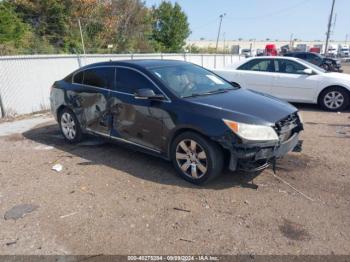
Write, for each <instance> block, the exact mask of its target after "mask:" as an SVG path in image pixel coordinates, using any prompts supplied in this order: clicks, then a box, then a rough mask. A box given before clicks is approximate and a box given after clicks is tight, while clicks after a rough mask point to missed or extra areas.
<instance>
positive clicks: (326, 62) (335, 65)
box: [285, 52, 342, 72]
mask: <svg viewBox="0 0 350 262" xmlns="http://www.w3.org/2000/svg"><path fill="white" fill-rule="evenodd" d="M285 56H291V57H296V58H300V59H303V60H305V61H308V62H310V63H312V64H314V65H317V66H319V67H322V68H323V69H324V70H326V71H330V72H341V71H342V70H341V62H340V60H339V59H335V58H330V57H325V56H322V55H320V54H316V53H311V52H290V53H288V54H285Z"/></svg>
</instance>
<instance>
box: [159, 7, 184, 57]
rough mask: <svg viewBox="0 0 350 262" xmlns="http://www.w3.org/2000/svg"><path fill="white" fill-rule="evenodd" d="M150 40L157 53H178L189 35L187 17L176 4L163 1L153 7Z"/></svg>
mask: <svg viewBox="0 0 350 262" xmlns="http://www.w3.org/2000/svg"><path fill="white" fill-rule="evenodd" d="M152 28H153V30H152V31H153V32H152V40H153V41H154V46H155V49H156V50H157V51H162V52H179V51H181V50H182V48H183V46H184V45H185V40H186V38H187V37H188V36H189V35H190V29H189V24H188V21H187V15H186V14H185V13H184V12H183V11H182V9H181V6H180V5H179V4H178V3H175V4H174V5H173V4H172V3H171V2H167V1H164V2H162V3H161V4H160V5H159V7H157V8H156V7H153V25H152Z"/></svg>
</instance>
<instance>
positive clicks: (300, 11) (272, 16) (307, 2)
mask: <svg viewBox="0 0 350 262" xmlns="http://www.w3.org/2000/svg"><path fill="white" fill-rule="evenodd" d="M145 1H146V4H147V5H148V6H153V5H158V4H159V3H161V2H162V0H145ZM171 2H178V3H179V4H180V5H181V7H182V8H183V10H184V11H185V12H186V14H187V16H188V21H189V23H190V28H191V31H192V34H191V36H190V37H189V39H191V40H199V39H200V38H202V37H203V38H205V39H207V40H215V39H216V37H217V32H218V26H219V16H220V14H223V13H226V16H225V17H224V18H223V22H222V35H221V37H222V38H223V37H224V34H225V38H226V39H227V40H235V39H239V38H242V39H246V40H249V39H256V40H265V39H266V38H270V39H271V40H276V39H278V40H289V39H290V37H291V34H293V35H294V36H293V38H297V39H302V40H310V41H313V40H324V39H325V37H326V36H325V33H326V31H327V24H328V19H329V14H330V10H331V5H332V0H171ZM334 13H335V14H337V18H336V24H335V27H334V30H333V34H332V36H331V39H332V40H337V41H345V38H346V35H347V34H348V35H349V36H348V41H350V0H336V2H335V11H334Z"/></svg>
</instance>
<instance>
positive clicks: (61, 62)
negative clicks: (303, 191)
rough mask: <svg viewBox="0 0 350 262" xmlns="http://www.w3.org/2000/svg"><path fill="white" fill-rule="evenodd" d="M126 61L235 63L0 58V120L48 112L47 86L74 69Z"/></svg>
mask: <svg viewBox="0 0 350 262" xmlns="http://www.w3.org/2000/svg"><path fill="white" fill-rule="evenodd" d="M128 59H172V60H183V61H188V62H191V63H194V64H198V65H201V66H203V67H206V68H209V69H210V68H220V67H225V66H227V65H229V64H232V63H235V62H237V61H239V60H240V59H241V58H240V57H239V56H234V55H212V54H120V55H117V54H107V55H85V56H77V55H34V56H4V57H0V110H1V115H2V117H4V116H13V115H20V114H28V113H32V112H36V111H41V110H47V109H49V95H50V86H51V85H52V84H53V83H54V82H55V81H56V80H59V79H62V78H63V77H65V76H66V75H68V74H69V73H71V72H72V71H74V70H76V69H77V68H79V67H81V66H84V65H88V64H91V63H96V62H103V61H110V60H128Z"/></svg>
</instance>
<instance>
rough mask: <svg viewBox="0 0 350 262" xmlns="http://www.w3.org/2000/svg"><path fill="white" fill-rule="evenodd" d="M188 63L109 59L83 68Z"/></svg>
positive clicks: (182, 63) (137, 66)
mask: <svg viewBox="0 0 350 262" xmlns="http://www.w3.org/2000/svg"><path fill="white" fill-rule="evenodd" d="M185 64H189V63H188V62H185V61H180V60H163V59H133V60H120V61H113V60H111V61H109V62H100V63H94V64H89V65H87V66H85V67H84V68H85V69H86V68H90V67H97V66H129V67H135V68H140V67H141V68H147V69H149V68H156V67H164V66H177V65H185Z"/></svg>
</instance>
